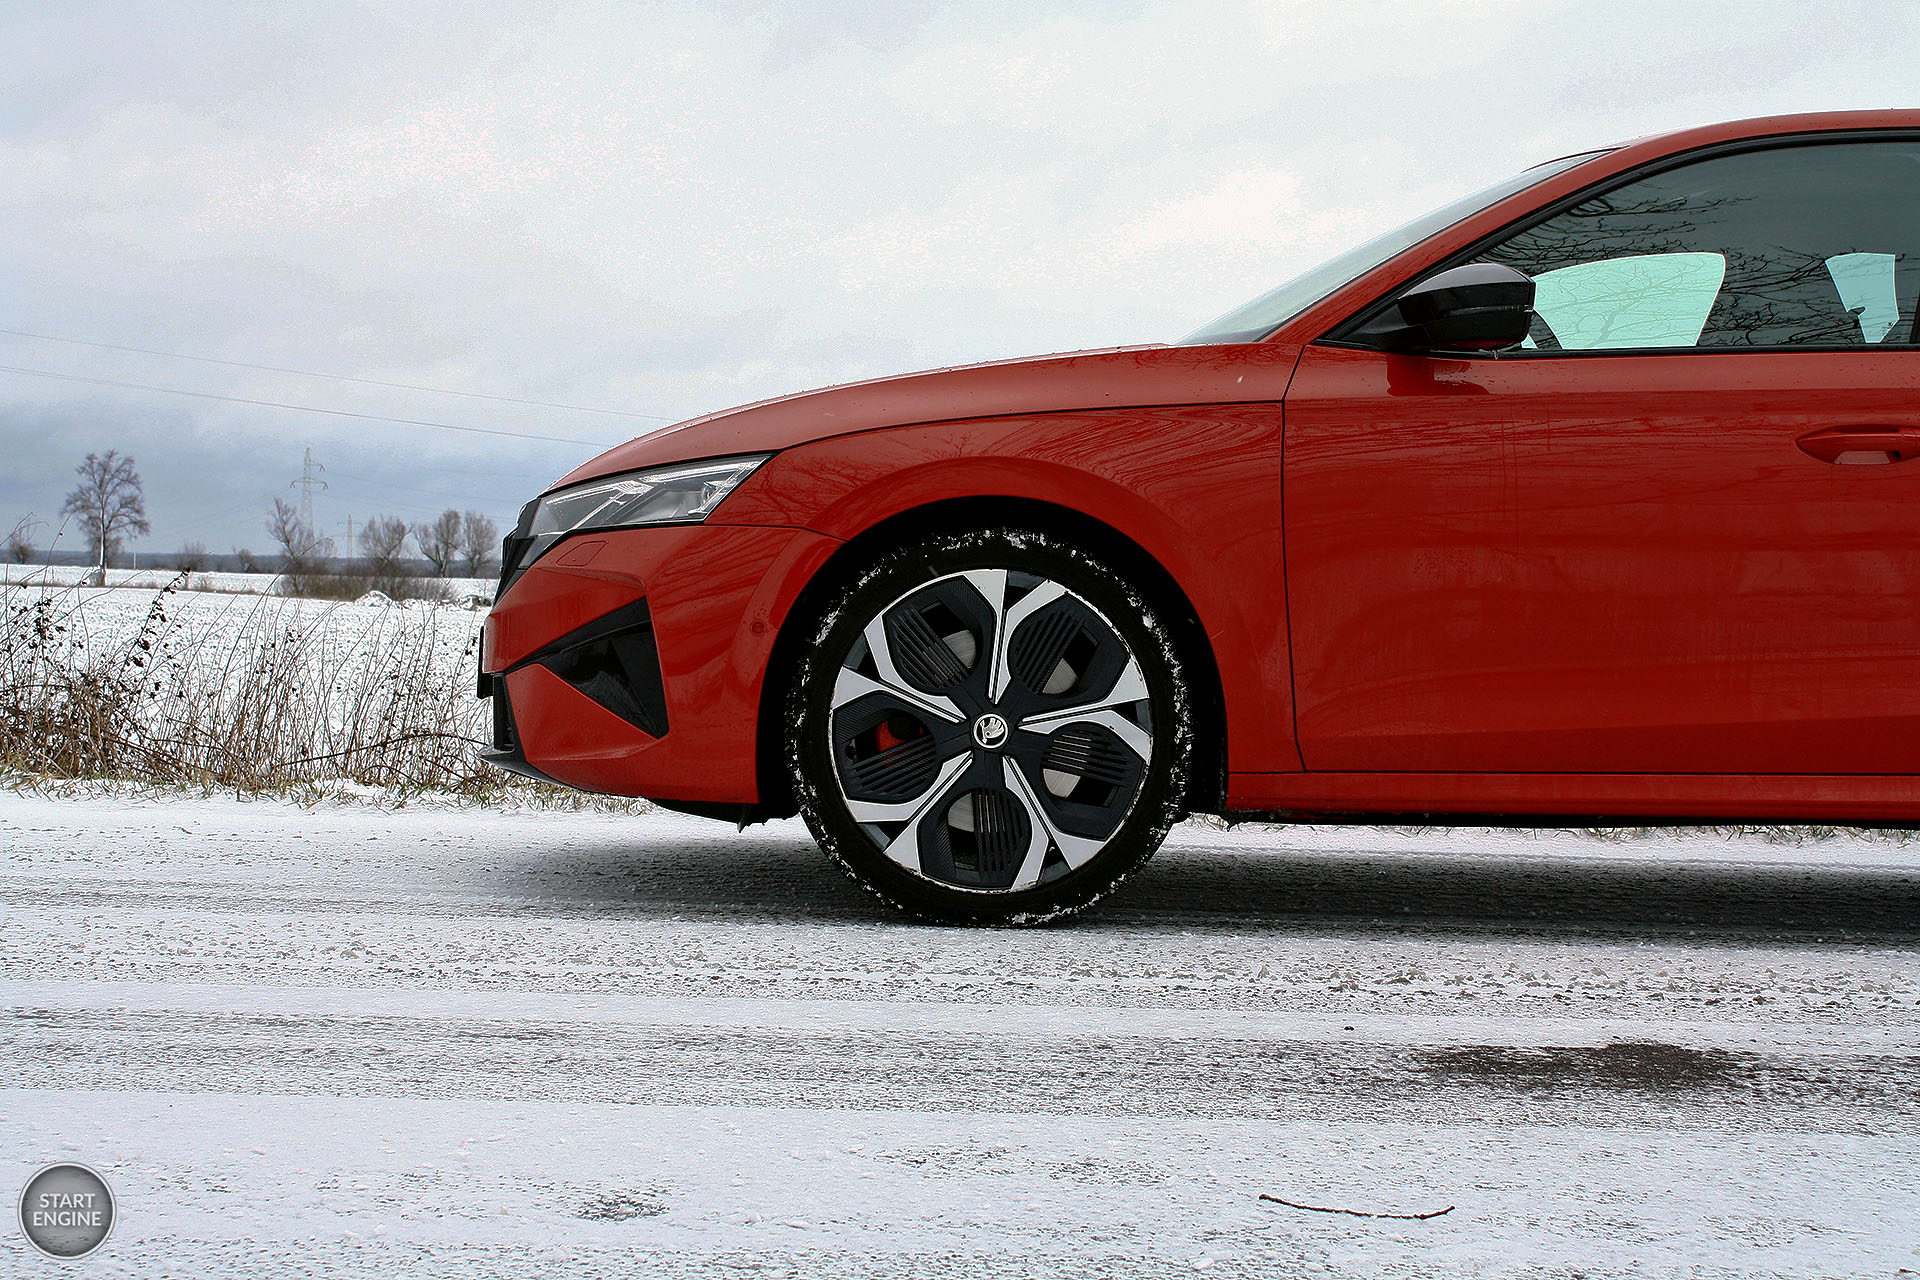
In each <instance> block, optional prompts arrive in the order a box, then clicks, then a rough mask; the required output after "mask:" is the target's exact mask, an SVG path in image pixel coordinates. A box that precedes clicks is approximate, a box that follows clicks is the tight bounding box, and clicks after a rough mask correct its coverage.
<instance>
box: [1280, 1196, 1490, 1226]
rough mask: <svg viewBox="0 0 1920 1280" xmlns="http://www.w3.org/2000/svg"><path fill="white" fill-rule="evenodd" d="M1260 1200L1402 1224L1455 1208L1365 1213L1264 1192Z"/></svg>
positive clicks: (1435, 1215) (1420, 1220) (1438, 1214)
mask: <svg viewBox="0 0 1920 1280" xmlns="http://www.w3.org/2000/svg"><path fill="white" fill-rule="evenodd" d="M1260 1198H1261V1199H1262V1200H1270V1201H1272V1202H1273V1203H1274V1204H1283V1205H1285V1206H1287V1208H1289V1209H1305V1210H1306V1211H1307V1212H1309V1213H1344V1214H1346V1215H1347V1216H1348V1217H1349V1218H1398V1219H1400V1220H1401V1221H1402V1222H1425V1221H1426V1220H1427V1219H1428V1218H1437V1217H1439V1216H1440V1215H1441V1214H1443V1213H1452V1212H1453V1206H1452V1205H1448V1206H1447V1207H1446V1208H1444V1209H1435V1210H1434V1211H1433V1212H1432V1213H1363V1212H1361V1211H1360V1210H1358V1209H1329V1208H1326V1207H1325V1206H1323V1205H1317V1204H1296V1203H1294V1202H1293V1201H1291V1200H1282V1199H1281V1198H1280V1197H1279V1196H1270V1195H1268V1194H1267V1193H1266V1192H1264V1191H1262V1192H1261V1193H1260Z"/></svg>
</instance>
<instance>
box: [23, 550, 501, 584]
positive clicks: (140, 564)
mask: <svg viewBox="0 0 1920 1280" xmlns="http://www.w3.org/2000/svg"><path fill="white" fill-rule="evenodd" d="M25 563H27V564H50V565H90V564H93V563H95V558H94V555H93V553H92V552H90V551H87V550H85V549H73V550H66V551H42V550H40V549H38V548H35V549H34V550H33V551H32V552H31V553H30V554H29V557H28V559H27V560H26V561H25ZM364 563H365V562H364V561H362V560H359V559H352V560H350V559H348V558H347V557H346V556H325V557H321V558H319V559H317V560H310V561H308V565H309V567H310V568H311V569H312V570H313V571H315V572H319V573H331V574H352V573H356V572H358V571H360V570H361V569H362V568H363V566H364ZM107 565H108V567H109V568H113V569H191V570H192V571H193V572H195V573H284V572H286V569H287V564H286V557H284V556H281V555H277V554H272V553H264V554H249V553H246V552H224V553H216V552H212V551H197V550H195V551H136V552H133V553H132V554H130V555H129V554H128V553H126V552H120V553H118V554H116V555H113V556H110V557H109V558H108V560H107ZM396 567H397V568H399V570H400V571H401V572H403V573H407V574H411V575H414V576H417V577H422V578H427V577H433V576H436V575H435V574H434V572H433V566H432V565H431V564H430V563H429V562H428V561H427V560H426V558H425V557H423V556H405V557H402V558H401V559H400V560H399V561H397V562H396ZM487 568H488V570H489V572H488V573H487V574H486V575H485V576H488V577H491V576H492V574H493V571H496V570H497V569H498V568H499V566H498V564H491V565H488V566H487ZM455 576H458V575H455Z"/></svg>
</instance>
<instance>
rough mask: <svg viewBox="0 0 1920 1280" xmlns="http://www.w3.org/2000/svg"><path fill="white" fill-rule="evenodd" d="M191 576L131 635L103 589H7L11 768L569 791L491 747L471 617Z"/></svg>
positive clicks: (188, 781)
mask: <svg viewBox="0 0 1920 1280" xmlns="http://www.w3.org/2000/svg"><path fill="white" fill-rule="evenodd" d="M186 577H187V575H185V574H181V575H179V576H177V577H176V578H174V579H173V581H172V582H170V583H168V585H167V586H166V587H164V588H162V589H161V590H159V591H157V592H155V594H154V597H153V600H152V602H151V605H150V606H149V608H148V610H147V612H146V614H145V616H144V617H143V618H142V620H141V622H140V624H139V626H138V627H137V628H135V629H133V630H132V631H131V632H128V631H127V629H126V626H125V624H124V623H123V624H122V625H121V626H120V627H119V629H118V635H117V636H116V635H114V634H112V632H113V628H110V627H105V626H100V625H89V624H90V618H89V614H88V610H87V603H88V598H89V595H90V593H88V592H85V591H81V590H79V589H77V588H65V589H49V588H26V587H11V588H5V589H4V590H3V591H0V601H3V602H4V606H5V618H4V622H5V630H4V632H3V633H0V767H4V768H6V769H9V770H13V771H18V772H23V773H27V774H32V775H38V776H42V777H53V778H114V779H124V780H129V781H134V782H144V783H155V784H163V785H183V784H184V785H194V786H201V787H221V788H233V789H236V790H241V791H311V790H314V789H324V788H326V787H329V786H336V787H337V786H338V785H340V784H343V783H355V784H361V785H365V786H370V787H380V788H393V789H398V790H400V791H402V792H415V791H421V792H424V791H435V792H452V793H457V794H460V795H463V796H467V797H471V798H478V799H488V798H495V797H500V796H504V795H508V794H513V795H517V796H544V797H546V798H548V799H554V798H562V797H560V793H558V791H557V789H555V788H552V787H549V786H546V785H545V784H533V783H528V782H527V781H526V780H524V779H519V778H515V777H514V776H512V775H509V774H506V773H504V772H502V771H501V770H498V769H496V768H494V767H493V766H491V765H488V764H486V763H484V762H483V761H481V760H480V759H479V758H478V756H477V754H476V750H475V748H476V747H477V746H478V745H481V743H482V740H483V737H484V734H485V732H486V730H487V719H486V717H487V714H488V708H487V704H486V703H485V702H482V701H481V700H479V699H477V698H475V697H474V696H473V669H474V663H475V652H474V648H475V645H476V644H477V642H478V638H477V636H475V635H473V634H472V631H473V625H472V620H471V618H470V617H467V616H463V615H460V614H456V613H453V612H452V611H443V610H440V609H434V608H423V607H419V606H415V607H412V608H386V609H378V610H371V609H368V608H365V607H357V606H351V605H325V604H317V603H313V602H306V601H298V600H285V599H276V598H272V597H239V596H231V597H223V598H222V602H221V603H218V604H216V603H215V602H214V601H213V600H211V599H209V598H205V597H202V598H199V599H196V600H193V601H192V602H191V607H190V609H188V608H185V607H183V601H182V598H181V597H180V595H179V592H180V588H181V587H182V585H183V584H184V582H185V580H186ZM183 614H185V615H186V616H184V617H183ZM449 628H454V629H455V630H452V631H449V630H448V629H449ZM463 633H464V634H463ZM456 637H458V638H459V642H458V643H456V642H455V640H456Z"/></svg>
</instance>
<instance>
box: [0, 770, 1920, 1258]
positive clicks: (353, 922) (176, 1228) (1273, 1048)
mask: <svg viewBox="0 0 1920 1280" xmlns="http://www.w3.org/2000/svg"><path fill="white" fill-rule="evenodd" d="M0 849H3V850H4V853H3V854H0V914H3V916H4V922H5V923H4V927H3V928H0V992H4V997H5V1003H6V1006H7V1008H8V1022H7V1024H6V1026H7V1030H6V1033H5V1036H4V1040H3V1041H0V1080H3V1081H4V1088H0V1151H4V1152H5V1154H6V1167H7V1168H8V1169H10V1170H11V1177H12V1178H13V1182H12V1184H10V1185H11V1186H12V1187H14V1188H17V1187H18V1186H19V1185H22V1184H23V1183H24V1181H25V1179H26V1177H27V1176H28V1174H29V1173H30V1172H31V1171H32V1170H33V1169H34V1168H36V1167H37V1166H38V1165H40V1164H41V1163H43V1162H46V1161H51V1160H57V1159H74V1160H81V1161H85V1162H87V1163H89V1164H92V1165H93V1166H94V1167H96V1168H98V1169H100V1170H102V1171H103V1172H104V1173H105V1174H106V1176H107V1178H108V1180H109V1182H110V1183H111V1184H112V1186H113V1187H114V1189H115V1191H116V1192H117V1193H118V1196H119V1200H120V1206H121V1213H122V1217H121V1221H120V1225H119V1226H118V1227H117V1228H116V1230H115V1233H114V1236H113V1238H112V1239H111V1240H110V1241H109V1242H108V1244H107V1246H106V1248H105V1249H104V1250H103V1251H102V1252H101V1253H100V1254H98V1255H96V1256H95V1257H93V1258H91V1259H89V1260H88V1261H87V1262H86V1263H84V1264H80V1265H78V1266H76V1267H75V1268H74V1271H75V1273H76V1274H78V1273H79V1272H80V1271H83V1270H84V1271H86V1272H87V1273H89V1274H99V1275H102V1276H107V1275H114V1276H159V1275H178V1276H183V1277H187V1276H191V1277H196V1278H198V1277H225V1276H233V1277H243V1276H244V1277H248V1280H254V1278H256V1277H276V1276H295V1275H299V1276H306V1275H342V1276H367V1277H373V1276H379V1277H396V1276H423V1277H424V1276H436V1277H437V1276H455V1275H459V1276H467V1275H477V1276H496V1275H515V1276H520V1275H568V1276H623V1277H624V1276H689V1277H691V1276H702V1277H704V1276H713V1275H736V1274H737V1275H754V1276H804V1277H816V1276H848V1277H891V1276H901V1277H905V1276H916V1277H917V1276H934V1277H939V1276H953V1277H959V1276H969V1277H971V1276H1006V1277H1015V1276H1018V1277H1028V1276H1047V1277H1052V1276H1139V1277H1147V1276H1153V1277H1160V1276H1168V1275H1177V1274H1187V1273H1189V1272H1196V1273H1201V1274H1217V1275H1249V1276H1251V1275H1259V1276H1295V1275H1353V1276H1395V1277H1398V1276H1414V1275H1422V1276H1425V1275H1441V1276H1473V1277H1485V1276H1495V1275H1498V1276H1509V1275H1525V1276H1567V1277H1571V1276H1594V1277H1601V1276H1605V1277H1617V1276H1624V1275H1660V1276H1682V1275H1684V1276H1690V1277H1705V1276H1731V1275H1795V1276H1800V1275H1822V1276H1863V1275H1880V1276H1894V1275H1898V1274H1902V1273H1903V1270H1904V1272H1905V1273H1908V1274H1911V1273H1912V1272H1915V1271H1920V1225H1917V1224H1920V843H1915V844H1909V843H1907V842H1905V841H1904V840H1902V839H1900V838H1898V837H1893V836H1864V835H1858V834H1854V835H1846V836H1842V837H1840V838H1835V839H1831V840H1825V841H1811V840H1810V841H1806V842H1803V843H1799V844H1795V843H1793V842H1791V841H1787V842H1779V841H1777V839H1769V838H1767V837H1765V836H1762V835H1752V836H1740V837H1735V838H1728V837H1726V836H1724V835H1721V834H1715V833H1699V832H1694V833H1683V834H1667V835H1657V834H1656V835H1647V836H1637V837H1632V838H1625V839H1619V840H1596V839H1592V838H1589V837H1584V836H1579V835H1574V834H1568V833H1515V832H1489V831H1481V830H1468V831H1460V832H1427V833H1415V832H1404V831H1376V830H1365V829H1351V830H1338V829H1322V828H1313V829H1272V828H1268V829H1253V828H1240V829H1236V830H1234V831H1231V832H1221V831H1218V830H1214V829H1212V828H1209V827H1206V826H1202V825H1197V824H1190V825H1188V826H1186V827H1183V828H1180V829H1178V830H1177V831H1176V832H1175V834H1174V837H1173V840H1172V841H1171V843H1170V845H1169V847H1168V848H1167V849H1166V851H1165V852H1164V853H1162V854H1161V856H1160V857H1159V858H1158V859H1156V861H1155V862H1154V864H1153V865H1152V866H1151V867H1150V868H1149V870H1148V872H1147V873H1146V874H1145V875H1143V876H1142V877H1141V878H1140V879H1139V880H1138V881H1137V882H1135V884H1134V885H1132V886H1131V887H1130V888H1129V889H1128V890H1127V891H1126V892H1125V893H1123V894H1122V895H1120V896H1119V897H1118V899H1117V900H1115V901H1113V902H1112V903H1111V905H1109V906H1107V907H1105V908H1104V909H1102V910H1100V911H1098V912H1097V913H1095V914H1093V915H1091V916H1089V917H1086V918H1084V919H1081V920H1078V921H1075V922H1072V923H1070V924H1068V925H1066V926H1064V927H1055V928H1049V929H1042V930H1033V931H1026V932H969V931H963V930H949V929H938V928H930V927H925V926H917V925H913V924H909V923H906V922H903V921H901V920H898V919H896V918H894V917H892V916H890V915H887V914H885V913H884V912H883V911H882V910H881V909H880V908H878V907H877V906H876V905H874V904H873V903H871V902H870V901H869V900H868V899H866V898H865V897H864V896H863V895H861V894H860V893H859V892H858V891H856V890H855V889H853V888H852V887H851V886H849V885H847V884H846V883H844V882H843V881H842V880H841V879H840V878H839V877H838V876H837V875H836V874H835V873H834V872H833V871H832V870H831V869H830V868H829V867H828V866H827V865H826V864H825V861H824V859H822V858H821V857H820V855H819V854H818V852H817V851H816V850H814V849H813V848H812V846H811V845H810V843H809V842H808V841H807V839H806V838H805V834H804V832H803V831H802V830H801V829H799V828H798V827H796V826H795V825H793V824H790V823H788V824H776V825H773V826H770V827H762V828H756V829H753V830H750V831H748V832H745V833H742V834H735V833H734V831H733V830H732V829H731V828H729V827H725V826H721V825H718V824H707V823H701V822H698V821H696V820H693V819H682V818H677V817H674V816H671V815H666V814H661V813H649V814H642V815H610V814H601V813H582V814H564V815H556V814H553V813H549V812H515V811H500V810H492V811H489V810H480V809H459V808H451V807H432V806H429V807H411V806H410V807H407V808H403V809H398V810H394V809H382V808H372V807H359V806H351V807H350V806H336V805H323V806H320V807H318V808H314V809H303V808H300V807H298V806H294V805H288V804H284V803H278V802H265V801H259V802H249V803H240V802H235V801H231V800H221V799H211V800H209V799H179V798H172V799H168V798H159V799H155V798H129V797H127V796H125V795H114V794H107V795H103V796H96V797H94V798H74V797H66V798H49V797H42V796H32V795H24V794H7V793H0ZM0 1192H4V1193H5V1194H6V1195H8V1196H11V1195H12V1194H13V1191H11V1190H8V1189H6V1188H0ZM1262 1193H1267V1194H1269V1195H1272V1196H1275V1197H1278V1198H1279V1199H1281V1200H1288V1201H1294V1202H1296V1203H1297V1204H1301V1205H1315V1206H1320V1207H1322V1208H1343V1209H1352V1210H1358V1211H1362V1212H1376V1213H1402V1214H1414V1213H1430V1212H1433V1211H1435V1210H1439V1209H1444V1208H1447V1207H1449V1206H1451V1211H1450V1212H1448V1213H1446V1214H1444V1215H1442V1216H1438V1217H1433V1218H1428V1219H1426V1220H1420V1221H1416V1220H1405V1219H1393V1218H1360V1217H1354V1216H1348V1215H1344V1214H1331V1213H1322V1212H1315V1211H1312V1210H1309V1209H1303V1208H1294V1207H1289V1206H1287V1205H1283V1204H1277V1203H1273V1202H1269V1201H1262V1200H1261V1199H1259V1196H1260V1195H1261V1194H1262ZM5 1234H6V1235H7V1244H6V1247H5V1249H4V1250H0V1272H5V1273H7V1274H19V1275H41V1274H52V1271H53V1270H54V1269H56V1268H55V1267H54V1264H52V1263H50V1262H47V1261H44V1260H42V1259H39V1258H36V1257H34V1256H32V1255H30V1254H28V1253H27V1252H26V1247H25V1245H24V1243H23V1242H22V1241H21V1240H20V1239H19V1237H18V1235H17V1234H16V1233H13V1232H8V1233H5Z"/></svg>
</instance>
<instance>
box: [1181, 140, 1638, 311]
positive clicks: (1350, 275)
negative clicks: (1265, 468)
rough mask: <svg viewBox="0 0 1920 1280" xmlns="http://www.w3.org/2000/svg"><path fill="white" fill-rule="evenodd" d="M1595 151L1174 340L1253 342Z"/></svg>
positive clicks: (1539, 169) (1376, 242)
mask: <svg viewBox="0 0 1920 1280" xmlns="http://www.w3.org/2000/svg"><path fill="white" fill-rule="evenodd" d="M1601 154H1603V153H1602V152H1599V151H1588V152H1584V153H1582V154H1580V155H1577V156H1563V157H1561V158H1560V159H1558V160H1549V161H1547V162H1546V163H1545V164H1537V165H1535V166H1534V167H1533V168H1531V169H1529V170H1527V171H1526V172H1525V173H1522V174H1518V175H1516V176H1514V177H1511V178H1508V179H1507V180H1506V181H1505V182H1496V183H1495V184H1494V185H1492V186H1490V187H1487V188H1485V189H1483V190H1480V191H1476V192H1474V193H1473V194H1472V195H1470V196H1462V197H1461V198H1460V199H1458V200H1455V201H1454V202H1453V203H1452V204H1447V205H1442V206H1441V207H1440V208H1438V209H1435V210H1434V211H1433V212H1432V213H1428V214H1423V215H1421V216H1420V217H1418V218H1415V219H1414V220H1413V221H1412V222H1409V223H1406V224H1405V225H1404V226H1399V227H1395V228H1394V229H1393V230H1391V231H1389V232H1386V233H1385V234H1384V235H1378V236H1375V237H1374V238H1373V239H1371V240H1369V241H1367V242H1366V243H1365V244H1363V245H1360V246H1359V247H1357V248H1353V249H1349V250H1347V251H1346V252H1345V253H1343V254H1341V255H1340V256H1339V257H1337V258H1330V259H1328V260H1327V261H1325V262H1323V263H1321V264H1320V265H1319V266H1317V267H1314V268H1313V269H1311V270H1309V271H1307V272H1305V273H1303V274H1301V275H1297V276H1295V277H1294V278H1293V279H1291V280H1289V281H1287V282H1286V283H1285V284H1283V285H1280V286H1279V287H1278V288H1274V289H1269V290H1268V291H1267V292H1265V293H1263V294H1261V295H1260V296H1259V297H1257V298H1255V299H1254V300H1253V301H1252V302H1249V303H1247V304H1246V305H1245V306H1243V307H1238V308H1236V309H1234V310H1232V311H1229V312H1228V313H1227V314H1226V315H1224V316H1221V317H1220V318H1219V319H1218V320H1215V321H1214V322H1213V323H1212V324H1210V325H1207V326H1205V327H1204V328H1200V329H1196V330H1194V331H1193V332H1192V333H1190V334H1188V335H1187V336H1186V337H1184V338H1182V339H1180V341H1179V342H1177V343H1175V344H1174V345H1175V346H1181V347H1205V346H1212V345H1215V344H1217V343H1226V342H1258V341H1259V340H1260V339H1262V338H1264V337H1266V336H1267V335H1268V334H1269V333H1272V332H1273V331H1274V330H1275V329H1277V328H1279V327H1280V326H1281V325H1283V324H1285V323H1286V322H1287V321H1289V320H1291V319H1293V318H1294V317H1295V316H1297V315H1299V314H1300V313H1301V312H1302V311H1305V310H1306V309H1307V308H1308V307H1310V306H1312V305H1313V304H1314V303H1316V302H1318V301H1320V299H1322V298H1324V297H1326V296H1327V295H1328V294H1330V293H1333V292H1334V291H1335V290H1337V289H1339V288H1341V287H1343V286H1345V285H1348V284H1351V283H1352V282H1353V281H1355V280H1358V279H1359V278H1360V277H1361V276H1363V275H1365V274H1367V272H1369V271H1371V270H1373V269H1374V268H1375V267H1377V266H1379V265H1380V264H1381V263H1383V262H1385V261H1386V260H1387V259H1389V258H1391V257H1393V256H1394V255H1396V254H1398V253H1402V252H1404V251H1405V250H1408V249H1411V248H1413V246H1415V245H1416V244H1419V243H1420V242H1421V241H1422V240H1425V239H1426V238H1427V237H1428V236H1431V235H1434V234H1436V233H1438V232H1441V231H1445V230H1446V229H1447V228H1448V227H1450V226H1452V225H1453V224H1454V223H1456V222H1464V221H1466V220H1467V219H1468V218H1471V217H1472V216H1473V215H1474V214H1476V213H1479V212H1480V211H1481V210H1482V209H1487V208H1491V207H1492V206H1493V205H1496V204H1498V203H1499V202H1500V201H1502V200H1505V199H1506V198H1507V197H1508V196H1510V195H1513V194H1514V193H1515V192H1518V191H1525V190H1526V189H1527V188H1528V187H1531V186H1533V185H1534V184H1535V183H1538V182H1545V181H1546V180H1547V179H1548V178H1551V177H1552V176H1553V175H1554V174H1556V173H1564V172H1566V171H1567V170H1568V169H1571V168H1573V166H1575V165H1576V164H1579V163H1580V162H1581V161H1583V160H1591V159H1593V157H1595V156H1597V155H1601Z"/></svg>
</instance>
